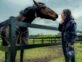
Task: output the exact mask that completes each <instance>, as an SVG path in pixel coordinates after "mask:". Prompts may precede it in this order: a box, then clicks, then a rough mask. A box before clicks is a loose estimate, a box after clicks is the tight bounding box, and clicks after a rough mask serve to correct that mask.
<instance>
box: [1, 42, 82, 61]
mask: <svg viewBox="0 0 82 62" xmlns="http://www.w3.org/2000/svg"><path fill="white" fill-rule="evenodd" d="M75 52H76V62H82V44H80V43H76V44H75ZM16 58H17V61H16V62H19V51H18V54H17V57H16ZM3 60H4V52H2V51H0V62H3ZM24 62H64V57H63V53H62V48H61V46H60V45H58V46H48V47H42V48H34V49H28V50H25V53H24Z"/></svg>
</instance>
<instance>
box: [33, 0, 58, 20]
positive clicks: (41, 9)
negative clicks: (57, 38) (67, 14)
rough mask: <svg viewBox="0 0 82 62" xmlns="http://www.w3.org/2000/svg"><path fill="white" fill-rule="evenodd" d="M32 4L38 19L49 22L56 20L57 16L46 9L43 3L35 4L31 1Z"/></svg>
mask: <svg viewBox="0 0 82 62" xmlns="http://www.w3.org/2000/svg"><path fill="white" fill-rule="evenodd" d="M33 2H34V6H35V7H36V12H37V15H38V17H41V18H46V19H51V20H56V19H57V18H58V14H57V13H56V12H55V11H53V10H52V9H50V8H49V7H47V6H46V5H45V4H44V3H41V2H36V1H35V0H33Z"/></svg>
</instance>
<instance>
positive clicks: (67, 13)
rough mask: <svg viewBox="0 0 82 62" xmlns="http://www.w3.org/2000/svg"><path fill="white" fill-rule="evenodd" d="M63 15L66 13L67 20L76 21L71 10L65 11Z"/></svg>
mask: <svg viewBox="0 0 82 62" xmlns="http://www.w3.org/2000/svg"><path fill="white" fill-rule="evenodd" d="M63 13H64V15H65V17H66V19H65V20H74V18H73V16H72V13H71V10H70V9H64V10H63Z"/></svg>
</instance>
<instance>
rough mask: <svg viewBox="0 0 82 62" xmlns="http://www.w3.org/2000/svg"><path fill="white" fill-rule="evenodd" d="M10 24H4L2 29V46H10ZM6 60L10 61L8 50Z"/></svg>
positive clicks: (6, 61)
mask: <svg viewBox="0 0 82 62" xmlns="http://www.w3.org/2000/svg"><path fill="white" fill-rule="evenodd" d="M8 29H9V28H8V26H3V27H2V29H1V39H2V46H8V44H9V41H8V37H9V36H8V33H9V32H8ZM5 62H8V51H5Z"/></svg>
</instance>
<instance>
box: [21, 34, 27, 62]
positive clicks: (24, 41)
mask: <svg viewBox="0 0 82 62" xmlns="http://www.w3.org/2000/svg"><path fill="white" fill-rule="evenodd" d="M27 42H28V32H24V33H22V36H21V52H20V62H23V57H24V45H26V44H27Z"/></svg>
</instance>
